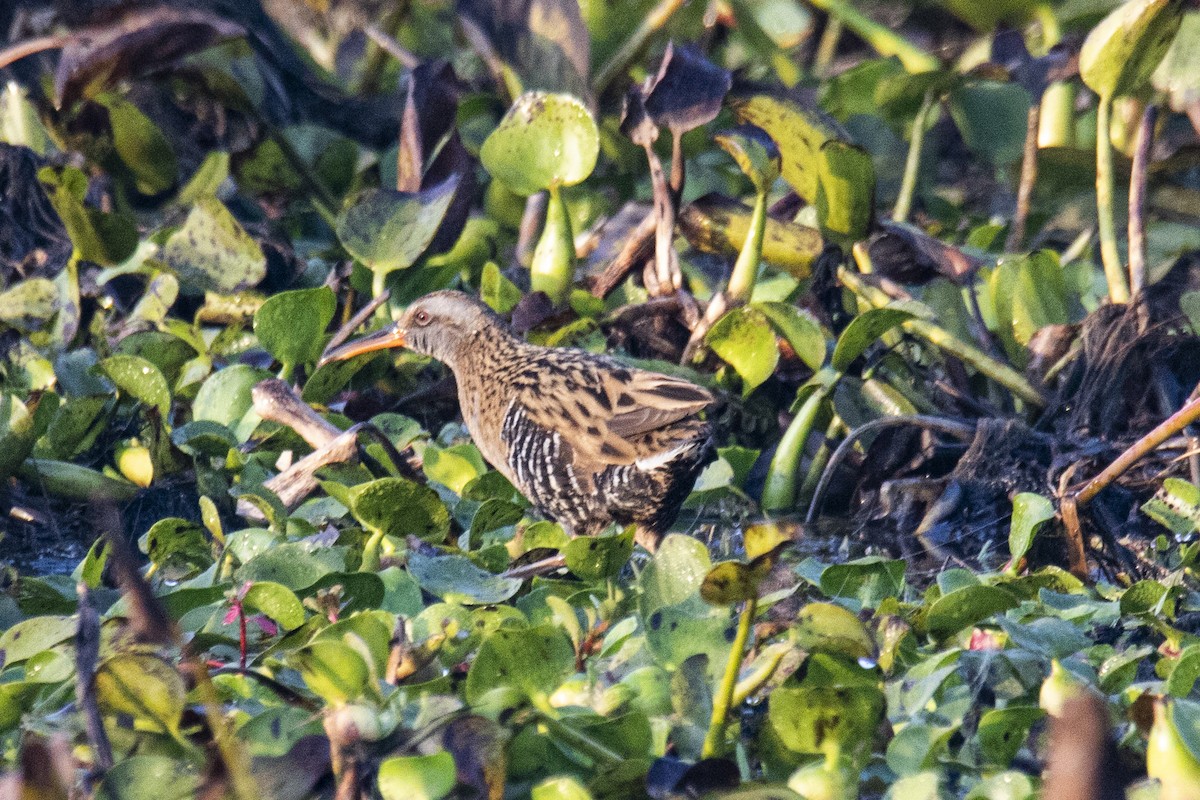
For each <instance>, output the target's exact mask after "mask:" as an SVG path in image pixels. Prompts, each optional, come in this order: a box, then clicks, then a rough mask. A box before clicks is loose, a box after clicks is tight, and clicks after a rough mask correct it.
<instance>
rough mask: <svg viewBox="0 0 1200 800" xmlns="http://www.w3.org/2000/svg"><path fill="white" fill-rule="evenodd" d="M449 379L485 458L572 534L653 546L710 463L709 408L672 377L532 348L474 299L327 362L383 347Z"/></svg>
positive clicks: (419, 309) (448, 301)
mask: <svg viewBox="0 0 1200 800" xmlns="http://www.w3.org/2000/svg"><path fill="white" fill-rule="evenodd" d="M401 346H402V347H407V348H410V349H412V350H414V351H416V352H419V353H424V354H426V355H430V356H433V357H434V358H436V359H437V360H439V361H441V362H443V363H444V364H446V366H448V367H450V369H451V370H452V371H453V372H454V375H455V378H456V379H457V382H458V398H459V404H460V406H461V408H462V416H463V420H464V422H465V423H466V426H467V430H468V431H470V433H471V436H472V438H473V439H474V440H475V444H476V445H477V446H478V447H479V450H480V451H481V452H482V453H483V457H484V458H485V459H487V461H488V463H490V464H491V465H492V466H494V467H495V468H496V469H497V470H499V471H500V472H501V473H502V474H503V475H504V476H505V477H507V478H508V479H509V480H510V481H512V483H513V485H514V486H516V487H517V489H519V490H520V491H521V493H522V494H524V495H525V496H526V497H527V498H528V499H529V501H530V502H531V503H533V505H534V506H535V507H536V508H537V509H538V511H540V512H541V513H542V514H543V515H545V516H546V517H548V518H550V519H553V520H556V521H558V522H560V523H561V524H562V525H563V526H564V528H566V529H567V530H568V531H569V532H570V533H572V534H574V535H590V534H594V533H597V532H598V531H600V530H601V529H603V528H604V527H605V526H607V525H608V524H609V523H611V522H617V523H620V524H622V525H629V524H636V525H637V527H638V541H639V542H640V543H642V544H643V545H645V546H647V547H649V548H650V549H653V548H654V547H655V546H656V545H657V543H658V540H659V539H660V538H661V536H662V535H663V534H664V533H665V532H666V530H667V529H668V528H669V527H670V525H671V523H672V522H674V521H675V518H676V516H678V514H679V507H680V505H681V504H682V503H683V501H684V499H685V498H686V497H687V495H688V493H689V492H690V491H691V489H692V485H693V484H694V483H695V480H696V477H697V476H698V475H699V473H700V471H701V470H702V469H703V468H704V466H705V465H706V464H707V463H708V462H709V461H711V460H712V459H713V457H714V449H713V435H712V428H711V426H710V425H709V423H708V422H706V421H705V420H702V419H700V418H699V417H697V416H696V415H697V414H698V413H699V412H700V411H702V410H704V409H705V408H706V407H707V406H708V405H709V404H710V403H711V402H712V401H713V397H712V395H711V394H710V393H709V392H708V391H707V390H705V389H702V388H700V387H699V386H696V385H695V384H692V383H689V382H688V381H685V380H681V379H679V378H674V377H670V376H667V375H660V374H658V373H655V372H649V371H647V370H641V369H635V368H633V367H629V366H626V365H624V364H622V363H621V362H619V361H617V360H615V359H612V358H608V357H606V356H598V355H593V354H591V353H587V352H584V351H582V350H573V349H566V348H550V347H541V346H538V345H533V344H529V343H528V342H525V341H523V340H521V339H519V338H517V337H516V336H514V335H513V334H512V333H511V332H509V330H508V328H507V327H505V325H504V323H503V322H502V321H501V320H500V318H499V317H497V316H496V315H495V314H493V313H492V311H491V310H490V309H489V308H488V307H487V306H485V305H483V304H482V303H480V302H478V301H477V300H474V299H473V298H471V297H468V296H467V295H465V294H463V293H461V292H435V293H433V294H430V295H427V296H426V297H423V298H422V299H421V300H419V301H417V302H416V303H414V304H413V305H411V306H410V307H409V308H408V309H407V310H406V311H405V313H404V315H403V317H402V318H401V319H400V321H399V322H397V323H396V324H394V325H392V326H390V327H388V328H385V329H384V330H383V331H381V332H380V333H377V334H374V335H373V336H369V337H366V338H364V339H361V340H359V341H357V342H352V343H350V344H347V345H345V346H344V347H341V348H338V349H337V350H335V351H333V352H332V353H330V354H328V355H327V356H326V359H325V360H327V361H329V360H335V359H343V358H349V357H351V356H355V355H358V354H360V353H365V352H370V351H372V350H379V349H382V348H385V347H401Z"/></svg>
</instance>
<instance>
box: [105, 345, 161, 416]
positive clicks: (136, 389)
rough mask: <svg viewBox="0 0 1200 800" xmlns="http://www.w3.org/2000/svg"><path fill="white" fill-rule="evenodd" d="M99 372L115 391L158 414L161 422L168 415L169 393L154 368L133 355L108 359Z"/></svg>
mask: <svg viewBox="0 0 1200 800" xmlns="http://www.w3.org/2000/svg"><path fill="white" fill-rule="evenodd" d="M100 369H102V370H103V371H104V374H106V375H108V377H109V378H110V379H111V380H112V382H113V383H115V384H116V385H117V388H118V389H119V390H121V391H122V392H124V393H125V394H127V395H129V396H130V397H132V398H133V399H135V400H137V401H138V402H140V403H145V404H146V405H148V406H150V407H151V408H153V409H156V410H157V411H158V414H159V416H160V417H161V418H162V419H164V420H165V419H166V418H167V417H168V416H169V415H170V413H171V390H170V389H169V388H168V387H167V379H166V378H164V377H163V375H162V373H161V372H160V371H159V369H158V367H156V366H154V365H153V364H151V363H150V362H149V361H147V360H146V359H144V358H138V357H137V356H109V357H108V358H106V359H104V360H103V361H101V362H100Z"/></svg>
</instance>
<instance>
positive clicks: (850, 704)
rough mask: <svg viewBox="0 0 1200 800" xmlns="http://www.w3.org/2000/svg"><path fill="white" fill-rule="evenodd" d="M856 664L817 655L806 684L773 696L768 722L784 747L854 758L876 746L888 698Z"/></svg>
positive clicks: (787, 687)
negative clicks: (833, 753) (851, 755)
mask: <svg viewBox="0 0 1200 800" xmlns="http://www.w3.org/2000/svg"><path fill="white" fill-rule="evenodd" d="M852 664H853V662H849V663H845V662H842V661H840V660H839V657H837V656H831V655H827V654H824V653H816V654H814V655H812V656H810V659H809V670H808V671H806V672H805V676H804V678H803V679H802V680H800V681H788V682H787V683H785V684H784V685H783V686H781V687H779V688H778V689H776V690H775V691H773V692H772V693H771V695H770V698H769V699H768V704H767V708H768V719H769V721H770V724H771V727H772V728H773V729H774V731H775V733H776V735H777V736H778V737H779V740H780V742H781V743H782V744H783V746H784V747H786V748H787V749H789V750H792V751H794V752H797V753H814V754H824V753H826V752H829V751H830V750H833V751H834V752H837V751H839V750H840V751H841V752H842V753H843V754H846V755H849V754H851V753H853V752H855V751H856V750H858V749H861V748H863V747H867V746H869V745H870V743H871V740H872V739H873V737H874V735H875V726H876V725H878V723H879V719H880V718H881V716H882V714H883V708H884V698H883V693H882V692H881V691H880V689H879V687H878V686H877V679H876V678H874V676H873V673H872V672H871V671H868V670H865V669H862V668H859V667H857V666H851V665H852Z"/></svg>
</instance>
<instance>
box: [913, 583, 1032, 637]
mask: <svg viewBox="0 0 1200 800" xmlns="http://www.w3.org/2000/svg"><path fill="white" fill-rule="evenodd" d="M1016 605H1017V598H1016V597H1014V596H1013V595H1012V593H1011V592H1008V591H1006V590H1004V589H1001V588H999V587H998V586H986V585H983V584H977V585H975V586H964V587H962V588H961V589H955V590H954V591H952V592H950V593H949V594H945V595H942V596H941V597H939V598H938V599H937V600H934V601H933V604H932V605H930V606H929V613H928V615H927V616H926V618H925V625H926V627H927V628H928V629H929V633H930V634H931V635H932V636H934V637H936V638H939V639H943V638H945V637H947V636H951V635H953V634H955V633H958V632H959V631H961V630H962V629H963V628H966V627H968V626H970V625H974V624H976V623H978V622H982V621H983V620H985V619H987V618H988V617H991V616H992V615H994V614H999V613H1002V612H1004V611H1008V610H1009V609H1010V608H1015V607H1016Z"/></svg>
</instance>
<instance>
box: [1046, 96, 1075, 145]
mask: <svg viewBox="0 0 1200 800" xmlns="http://www.w3.org/2000/svg"><path fill="white" fill-rule="evenodd" d="M1077 93H1078V90H1077V89H1076V87H1075V85H1074V84H1072V83H1070V82H1068V81H1055V82H1054V83H1052V84H1050V85H1049V86H1047V87H1046V91H1045V92H1044V93H1043V94H1042V102H1041V107H1042V110H1041V113H1040V114H1039V115H1038V116H1039V120H1038V147H1039V148H1045V147H1074V146H1075V95H1076V94H1077Z"/></svg>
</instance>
